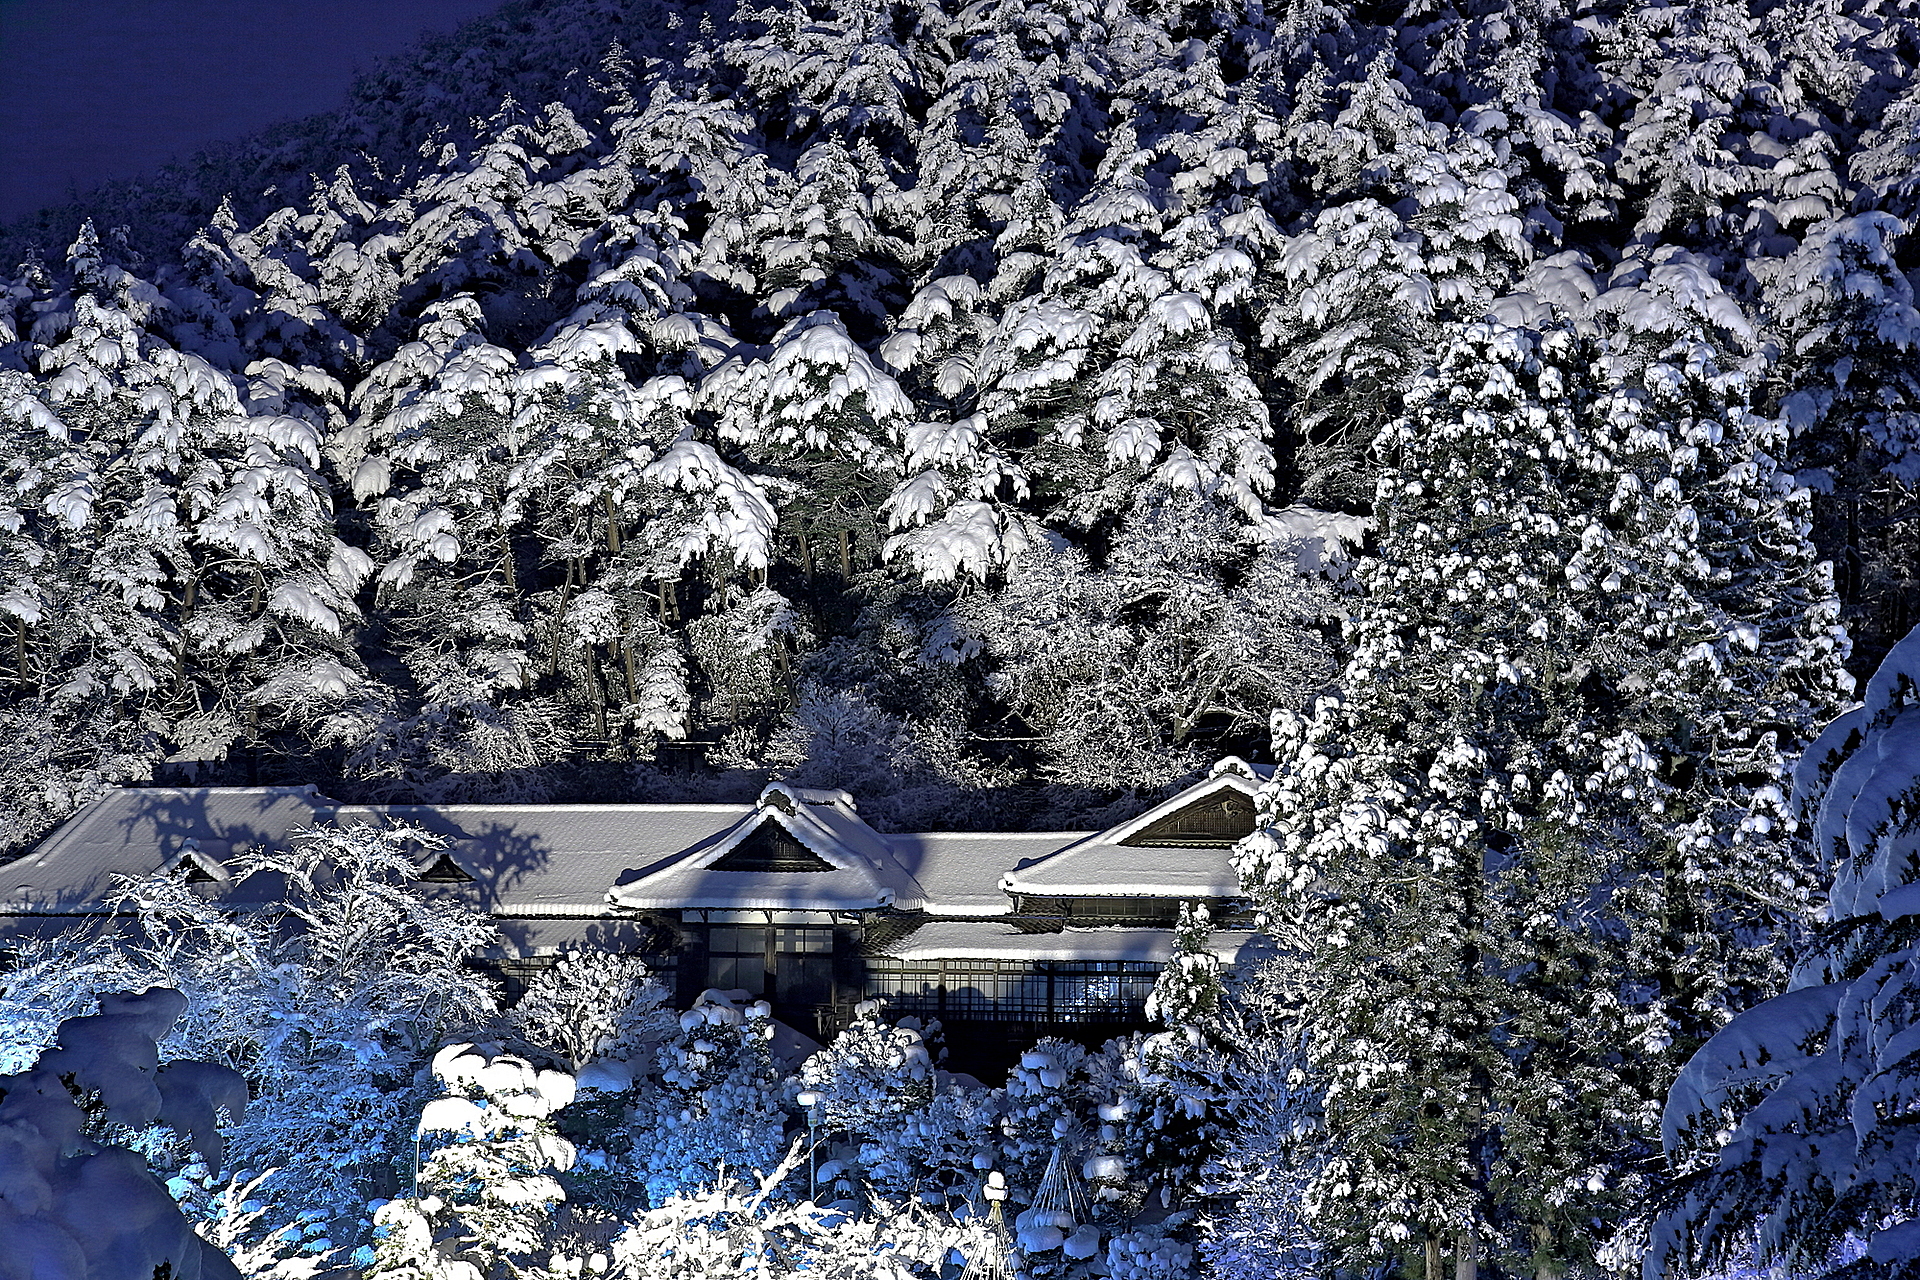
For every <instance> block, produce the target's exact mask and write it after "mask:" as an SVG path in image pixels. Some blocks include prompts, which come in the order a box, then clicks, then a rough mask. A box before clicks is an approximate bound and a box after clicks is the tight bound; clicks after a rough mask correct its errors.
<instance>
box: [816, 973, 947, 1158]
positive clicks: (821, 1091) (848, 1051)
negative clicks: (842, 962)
mask: <svg viewBox="0 0 1920 1280" xmlns="http://www.w3.org/2000/svg"><path fill="white" fill-rule="evenodd" d="M880 1008H881V1006H880V1002H879V1001H877V1000H864V1001H862V1002H861V1003H860V1004H859V1005H857V1006H856V1007H855V1009H854V1018H853V1021H852V1022H851V1023H849V1024H848V1025H847V1027H846V1028H845V1029H844V1030H842V1031H841V1032H840V1034H839V1035H836V1036H835V1037H834V1038H833V1043H832V1044H830V1045H828V1046H827V1047H826V1049H824V1050H822V1051H821V1052H819V1053H816V1054H814V1055H813V1056H812V1057H810V1058H808V1059H807V1060H806V1062H804V1063H802V1064H801V1067H800V1075H799V1082H800V1084H801V1086H802V1087H803V1088H804V1089H805V1091H806V1094H807V1097H806V1098H803V1099H802V1100H801V1105H803V1106H805V1107H807V1108H808V1109H809V1110H810V1111H814V1112H816V1117H817V1118H816V1119H815V1123H817V1124H820V1125H824V1126H825V1127H827V1128H829V1129H841V1130H846V1131H849V1132H855V1133H875V1132H879V1131H881V1130H883V1129H886V1128H888V1127H890V1126H892V1125H893V1124H896V1123H898V1122H899V1121H900V1120H901V1119H903V1118H904V1117H905V1116H906V1114H907V1113H908V1112H910V1111H916V1110H919V1109H920V1108H922V1107H925V1106H926V1104H927V1103H928V1102H930V1101H931V1100H932V1098H933V1077H934V1070H933V1060H932V1059H931V1058H930V1057H929V1056H928V1054H927V1048H926V1045H925V1044H924V1043H923V1042H922V1041H921V1038H920V1033H919V1031H918V1030H916V1029H915V1028H913V1027H909V1026H905V1025H899V1024H890V1023H888V1022H886V1021H884V1020H883V1019H882V1018H881V1016H880Z"/></svg>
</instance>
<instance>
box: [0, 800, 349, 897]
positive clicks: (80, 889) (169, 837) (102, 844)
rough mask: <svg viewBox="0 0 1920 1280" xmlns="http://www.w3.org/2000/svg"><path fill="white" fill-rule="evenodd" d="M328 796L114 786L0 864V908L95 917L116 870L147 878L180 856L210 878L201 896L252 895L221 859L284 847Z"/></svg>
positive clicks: (330, 804)
mask: <svg viewBox="0 0 1920 1280" xmlns="http://www.w3.org/2000/svg"><path fill="white" fill-rule="evenodd" d="M335 807H336V802H335V801H333V800H330V799H328V798H327V797H326V796H323V795H321V794H320V793H319V792H318V791H317V790H315V789H314V788H313V787H310V786H308V787H122V788H116V789H115V790H112V791H109V792H107V793H105V794H104V795H102V796H101V797H100V798H99V799H97V800H95V801H93V803H91V804H89V805H87V806H86V807H85V808H83V809H81V810H80V812H79V813H77V814H75V815H74V816H73V817H72V818H69V819H68V820H67V821H66V822H65V823H64V824H62V825H61V826H60V827H59V828H58V829H56V830H55V831H54V832H53V834H52V835H50V836H48V837H47V838H46V839H45V840H44V841H42V842H41V843H40V846H39V847H38V848H37V849H35V850H33V851H32V852H31V853H28V854H26V855H24V856H22V857H19V858H16V859H14V860H13V861H12V862H9V863H7V864H6V865H4V866H0V912H5V913H8V914H13V915H42V914H51V915H67V914H97V913H99V912H102V911H104V910H105V908H104V907H102V906H101V900H102V899H104V898H105V897H106V896H107V895H108V894H110V893H111V892H112V891H113V877H114V875H116V874H119V875H128V876H148V875H152V874H153V873H154V872H156V871H159V870H160V869H162V868H163V867H173V866H177V865H178V864H179V863H180V860H181V859H182V858H186V859H188V860H189V861H191V862H192V863H193V864H194V865H195V866H196V867H198V868H199V869H200V871H201V872H204V873H205V874H207V875H208V876H209V877H210V880H209V882H208V892H209V893H210V894H211V895H212V896H215V897H218V898H222V899H225V900H229V901H253V900H257V899H258V898H259V897H260V896H261V892H262V890H261V886H258V885H249V886H247V887H246V888H245V889H242V887H241V886H239V885H235V884H233V883H232V882H231V881H230V880H229V879H228V878H227V877H226V874H225V870H226V869H225V866H224V862H225V860H226V859H228V858H229V857H231V856H232V855H233V854H235V853H238V852H240V851H241V850H244V849H246V848H248V847H251V846H255V845H265V846H268V847H284V846H285V845H286V844H287V842H288V840H289V838H290V837H291V835H292V833H293V832H294V831H296V830H298V829H300V828H302V827H310V826H312V825H314V823H315V822H316V821H317V820H318V818H317V815H318V814H319V813H320V811H321V810H322V809H329V810H330V809H333V808H335Z"/></svg>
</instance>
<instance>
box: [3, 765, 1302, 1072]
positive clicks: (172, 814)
mask: <svg viewBox="0 0 1920 1280" xmlns="http://www.w3.org/2000/svg"><path fill="white" fill-rule="evenodd" d="M1265 772H1266V770H1265V769H1264V768H1263V767H1261V766H1254V765H1248V764H1246V763H1245V762H1243V761H1240V760H1237V759H1231V758H1230V759H1227V760H1223V761H1221V762H1220V764H1218V765H1217V766H1215V768H1214V769H1213V770H1212V772H1211V773H1210V774H1209V776H1208V777H1207V778H1205V779H1204V780H1202V781H1201V782H1198V783H1196V784H1194V785H1193V786H1191V787H1189V788H1187V789H1186V790H1184V791H1182V792H1181V793H1179V794H1178V795H1175V796H1173V797H1171V798H1169V799H1167V800H1165V801H1163V802H1161V803H1160V804H1157V805H1155V806H1153V807H1152V808H1150V809H1148V810H1147V811H1146V812H1144V813H1142V814H1139V815H1137V816H1136V817H1134V818H1131V819H1129V820H1128V821H1126V822H1123V823H1120V824H1118V825H1117V826H1114V827H1112V828H1110V829H1108V830H1106V831H1097V832H1061V831H1052V832H920V833H909V834H891V833H888V834H883V833H881V832H878V831H875V830H874V829H873V828H872V827H871V826H869V825H868V824H867V823H866V822H865V821H864V820H862V819H861V817H860V814H859V809H858V805H857V802H856V801H855V799H854V798H853V797H852V796H850V795H848V794H846V793H845V792H842V791H825V790H812V789H807V788H800V787H790V786H786V785H784V784H779V783H776V784H774V785H772V786H770V787H768V788H767V789H766V790H765V791H764V792H762V794H761V795H760V797H759V799H758V800H757V801H756V802H755V803H753V804H751V805H743V804H731V805H728V804H688V805H676V804H663V805H390V806H359V805H344V804H340V803H337V802H335V801H333V800H331V799H329V798H328V797H326V796H324V795H322V794H320V793H319V792H318V791H316V790H314V789H313V788H311V787H299V788H289V787H259V788H211V787H208V788H124V789H120V790H117V791H114V792H110V793H108V794H107V795H105V796H103V797H101V798H100V799H99V800H97V801H95V802H94V803H93V804H91V805H89V806H87V807H86V808H85V809H84V810H82V811H81V812H80V813H78V814H76V815H75V816H74V817H73V818H71V819H70V820H68V821H67V822H66V823H65V824H63V825H62V826H61V827H60V828H58V829H57V830H56V831H54V832H53V833H52V834H51V835H49V836H48V837H47V838H46V839H45V840H44V841H42V842H41V843H40V845H39V846H37V847H36V848H35V849H34V850H32V851H31V852H30V853H28V854H26V855H25V856H23V857H21V858H18V859H16V860H14V861H13V862H11V863H8V864H6V865H4V866H0V889H3V890H4V893H0V939H4V938H5V937H6V936H8V935H13V936H20V935H29V934H37V935H46V934H52V933H61V932H67V931H71V930H75V929H97V930H115V929H124V928H126V927H127V926H128V925H129V924H130V920H128V919H127V918H125V917H116V916H114V914H113V913H112V912H111V910H110V909H109V908H108V907H107V906H106V905H105V900H106V898H107V897H108V896H109V894H110V893H111V890H112V881H113V877H114V876H115V875H116V874H121V875H131V876H144V875H149V874H152V873H154V872H156V871H160V870H163V869H173V870H176V871H178V872H179V873H180V874H182V875H184V876H185V877H186V878H187V879H188V880H189V881H190V882H192V883H194V884H196V885H198V886H199V891H200V892H202V893H204V894H206V895H207V896H209V897H211V898H214V899H216V900H219V901H222V902H224V903H226V904H228V905H231V906H235V907H240V908H246V909H258V910H272V909H273V908H274V906H275V903H276V902H277V899H278V896H279V891H278V888H277V886H276V885H274V884H269V883H265V882H264V881H265V880H266V879H267V877H263V876H254V877H251V878H249V879H246V880H239V881H236V880H235V879H234V877H233V875H232V874H231V872H230V871H229V869H228V867H229V864H230V863H231V862H232V860H233V859H234V858H235V857H236V856H237V855H238V854H239V853H240V852H241V851H243V850H244V849H246V848H248V847H253V846H267V847H278V846H284V845H286V844H287V843H288V842H289V841H291V840H292V839H293V838H295V836H296V834H297V833H298V832H300V831H302V830H304V829H308V828H312V827H318V826H325V825H329V824H335V825H360V824H370V823H377V824H388V823H402V824H406V825H410V826H414V827H419V828H422V829H425V830H427V831H430V832H432V833H434V834H436V835H438V836H439V837H441V838H442V840H443V841H444V842H445V845H444V849H439V850H424V851H423V852H422V855H421V858H420V860H419V872H418V880H419V884H420V886H421V887H422V888H423V889H425V890H427V891H429V892H432V893H435V894H440V895H445V896H449V897H452V898H454V899H457V900H460V901H463V902H466V903H468V904H470V905H472V906H473V907H475V908H476V909H478V910H481V911H484V912H485V913H487V914H488V915H489V916H490V917H491V918H492V919H493V921H494V923H495V924H496V925H497V926H498V927H499V929H500V932H501V935H502V944H501V946H500V948H499V949H498V950H497V952H496V953H495V954H492V955H489V956H487V957H486V958H485V961H484V962H485V963H486V964H487V965H488V966H489V967H490V968H492V969H493V970H494V971H495V972H496V973H498V974H499V975H500V976H501V977H502V978H503V979H504V980H505V981H506V983H507V984H508V987H509V990H510V992H511V990H512V989H513V988H515V987H518V986H519V985H520V984H521V983H523V982H524V981H525V980H526V979H527V977H528V976H530V975H531V974H532V973H533V972H536V971H537V970H538V969H540V968H541V967H543V966H545V965H547V964H551V963H552V962H553V961H554V959H555V958H557V957H558V956H560V955H562V954H565V953H566V952H569V951H576V950H582V949H588V948H592V949H597V950H604V951H614V952H620V953H626V954H633V955H639V956H641V957H643V958H645V959H646V961H647V962H648V963H649V964H650V965H651V966H653V967H654V968H655V969H656V970H657V971H659V973H660V975H661V977H662V978H663V979H664V980H665V981H667V982H668V983H669V984H670V985H671V986H672V988H673V989H674V990H675V991H676V993H677V995H678V997H679V1000H680V1002H681V1003H682V1004H683V1005H684V1004H690V1003H692V1001H693V1000H694V999H695V998H697V997H698V995H699V993H700V992H701V991H703V990H706V989H709V988H717V989H720V990H723V991H734V992H743V993H745V995H746V996H749V997H752V998H755V999H765V1000H767V1001H769V1002H770V1003H771V1004H772V1005H773V1008H774V1011H775V1015H776V1016H777V1017H778V1018H779V1019H780V1020H781V1021H783V1022H785V1023H787V1024H788V1025H789V1026H791V1027H793V1028H794V1029H796V1030H798V1031H801V1032H803V1033H805V1034H806V1035H809V1036H812V1037H815V1038H817V1039H825V1038H827V1037H829V1036H830V1035H831V1034H832V1033H833V1032H834V1031H835V1030H837V1029H838V1028H839V1027H841V1026H844V1025H845V1023H846V1022H847V1021H848V1020H849V1019H850V1018H851V1017H852V1011H853V1008H854V1006H855V1005H856V1004H858V1003H859V1002H860V1001H862V1000H866V999H872V998H875V997H878V998H882V999H884V1000H885V1001H886V1002H887V1003H888V1005H889V1007H890V1008H891V1009H893V1010H894V1011H896V1012H898V1013H900V1014H912V1015H915V1016H918V1017H920V1018H922V1019H932V1018H937V1019H939V1020H940V1022H941V1023H942V1026H943V1028H944V1030H945V1034H946V1037H947V1042H948V1047H949V1052H950V1054H952V1055H953V1061H954V1065H955V1066H956V1067H957V1068H959V1069H968V1068H970V1067H980V1068H983V1069H990V1068H991V1067H993V1066H995V1065H998V1064H999V1063H1001V1062H1002V1061H1004V1059H1005V1058H1006V1057H1008V1056H1009V1055H1010V1054H1011V1053H1012V1052H1015V1051H1017V1049H1018V1048H1019V1047H1021V1046H1023V1045H1024V1044H1028V1043H1031V1042H1032V1040H1034V1039H1036V1038H1038V1037H1039V1036H1041V1035H1049V1034H1052V1035H1068V1036H1071V1037H1073V1038H1076V1039H1081V1040H1084V1041H1086V1042H1089V1043H1096V1042H1098V1041H1099V1040H1101V1039H1104V1038H1106V1037H1108V1036H1111V1035H1114V1034H1117V1033H1120V1032H1123V1031H1126V1030H1129V1029H1134V1028H1138V1027H1141V1026H1144V1025H1145V1015H1144V1005H1145V1001H1146V997H1147V995H1148V994H1149V993H1150V992H1151V991H1152V989H1153V984H1154V981H1155V979H1156V978H1157V976H1158V974H1159V971H1160V969H1161V967H1162V966H1163V965H1164V964H1165V963H1166V961H1167V959H1168V957H1169V956H1170V954H1171V947H1172V932H1171V926H1172V924H1173V921H1174V918H1175V916H1176V915H1177V913H1178V910H1179V904H1180V903H1182V902H1205V903H1207V904H1208V905H1209V906H1210V907H1211V908H1212V910H1213V912H1214V918H1215V919H1216V920H1217V921H1220V922H1221V923H1222V924H1223V925H1226V926H1227V927H1226V928H1223V929H1222V930H1221V931H1220V932H1219V933H1217V934H1215V935H1214V939H1213V942H1214V947H1215V950H1216V951H1217V952H1218V953H1219V954H1220V955H1221V956H1222V958H1223V959H1227V960H1232V959H1233V958H1235V957H1236V956H1237V955H1238V953H1239V952H1240V951H1241V949H1242V948H1243V947H1245V946H1246V945H1247V944H1248V942H1249V939H1250V936H1251V935H1250V934H1249V933H1248V932H1247V931H1246V929H1245V927H1244V921H1243V920H1242V919H1241V918H1240V917H1241V904H1240V900H1239V886H1238V882H1237V881H1236V879H1235V877H1234V874H1233V869H1232V866H1231V865H1230V860H1229V854H1230V852H1231V849H1232V846H1233V844H1234V843H1235V841H1237V840H1238V839H1240V838H1241V837H1242V836H1244V835H1246V834H1248V833H1249V832H1251V831H1252V829H1253V822H1254V808H1253V793H1254V790H1255V788H1256V787H1257V785H1258V783H1259V781H1260V780H1261V778H1262V776H1263V775H1264V774H1265Z"/></svg>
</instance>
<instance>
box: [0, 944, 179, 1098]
mask: <svg viewBox="0 0 1920 1280" xmlns="http://www.w3.org/2000/svg"><path fill="white" fill-rule="evenodd" d="M5 963H6V971H5V972H4V973H0V1074H4V1073H6V1072H12V1071H24V1070H26V1069H27V1068H28V1067H29V1066H31V1065H32V1064H33V1060H34V1059H35V1058H36V1057H38V1056H39V1054H40V1051H41V1050H42V1049H44V1048H46V1047H47V1046H48V1045H50V1044H52V1043H53V1038H54V1035H55V1034H56V1032H57V1031H58V1028H59V1026H60V1023H61V1022H63V1021H65V1020H66V1019H68V1018H75V1017H79V1016H80V1015H81V1014H82V1013H84V1012H86V1011H87V1010H88V1009H89V1008H91V1007H92V1006H93V1003H94V1001H95V1000H97V999H98V998H99V996H100V995H101V993H103V992H107V991H115V990H124V989H126V988H127V987H130V986H134V985H138V983H139V980H140V978H141V977H143V976H144V973H143V970H142V968H141V966H140V965H139V964H138V963H137V962H136V961H135V960H134V959H133V958H131V957H130V956H128V955H127V953H126V952H125V951H124V950H122V949H121V948H119V947H117V946H115V945H113V944H112V943H110V942H106V941H104V940H102V939H99V938H87V937H83V936H80V935H77V934H76V935H70V936H67V937H59V938H46V939H42V938H15V939H10V940H9V941H8V942H7V945H6V955H5Z"/></svg>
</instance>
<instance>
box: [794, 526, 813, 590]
mask: <svg viewBox="0 0 1920 1280" xmlns="http://www.w3.org/2000/svg"><path fill="white" fill-rule="evenodd" d="M796 536H798V537H799V539H800V576H801V577H803V578H805V579H806V580H807V585H808V586H812V585H813V548H811V547H809V546H808V545H807V527H806V526H805V525H801V526H800V528H799V530H798V531H797V535H796Z"/></svg>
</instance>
